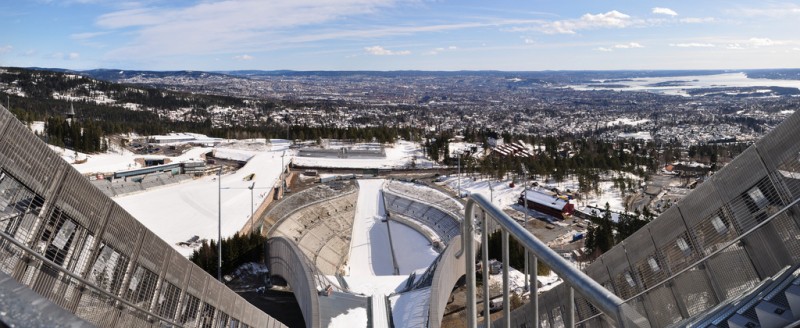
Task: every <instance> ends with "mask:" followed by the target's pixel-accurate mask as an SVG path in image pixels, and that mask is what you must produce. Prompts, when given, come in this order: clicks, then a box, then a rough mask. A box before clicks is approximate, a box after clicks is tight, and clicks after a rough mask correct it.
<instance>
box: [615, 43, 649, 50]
mask: <svg viewBox="0 0 800 328" xmlns="http://www.w3.org/2000/svg"><path fill="white" fill-rule="evenodd" d="M614 48H616V49H634V48H644V46H643V45H641V44H639V43H638V42H630V43H623V44H615V45H614Z"/></svg>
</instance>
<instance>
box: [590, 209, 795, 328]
mask: <svg viewBox="0 0 800 328" xmlns="http://www.w3.org/2000/svg"><path fill="white" fill-rule="evenodd" d="M798 203H800V198H798V199H796V200H795V201H793V202H791V203H790V204H789V205H786V206H784V207H783V208H782V209H780V210H779V211H777V212H775V213H773V214H772V215H770V216H769V217H768V218H766V219H765V220H764V221H761V222H759V223H758V224H756V225H755V226H753V227H752V228H750V229H748V230H747V231H745V233H743V234H741V235H739V236H737V237H736V238H734V239H731V240H730V241H728V242H727V243H725V245H724V246H722V247H720V248H718V249H717V250H715V251H713V252H711V253H709V254H708V255H706V256H704V257H703V258H701V259H699V260H697V261H696V262H694V263H692V264H691V265H689V266H687V267H685V268H683V269H682V270H680V271H678V272H676V273H674V274H672V275H670V276H669V277H667V278H665V279H664V280H661V281H660V282H658V283H656V284H654V285H653V286H650V287H649V288H647V289H645V290H643V291H641V292H639V293H637V294H636V295H633V296H631V297H629V298H628V299H626V300H625V303H628V302H630V301H632V300H634V299H636V298H637V297H640V296H642V295H644V294H646V293H648V292H650V291H652V290H654V289H656V288H658V287H661V285H663V284H666V283H667V282H668V281H670V280H673V279H675V278H676V277H678V276H679V275H681V274H683V273H685V272H687V271H689V270H691V269H694V268H695V267H697V266H699V265H700V264H702V263H703V262H705V261H707V260H708V259H710V258H711V257H713V256H715V255H717V254H719V253H721V252H722V251H724V250H726V249H728V248H729V247H731V246H733V245H736V244H737V243H738V242H739V241H740V240H742V239H743V238H745V237H747V236H748V235H750V234H751V233H753V232H755V231H756V230H758V229H761V228H762V227H763V226H765V225H767V224H769V223H770V222H772V220H774V219H775V218H777V217H778V215H780V214H782V213H783V212H785V211H786V210H788V209H789V208H791V207H793V206H795V205H797V204H798ZM599 315H600V314H596V315H593V316H591V317H589V318H586V319H584V320H581V321H580V322H578V323H582V322H584V321H587V320H590V319H593V318H595V317H597V316H599Z"/></svg>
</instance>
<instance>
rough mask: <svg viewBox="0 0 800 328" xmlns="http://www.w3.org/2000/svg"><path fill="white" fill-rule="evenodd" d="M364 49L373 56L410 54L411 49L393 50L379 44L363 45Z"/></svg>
mask: <svg viewBox="0 0 800 328" xmlns="http://www.w3.org/2000/svg"><path fill="white" fill-rule="evenodd" d="M364 51H366V52H367V53H368V54H370V55H375V56H404V55H410V54H411V51H408V50H399V51H393V50H389V49H386V48H384V47H381V46H372V47H364Z"/></svg>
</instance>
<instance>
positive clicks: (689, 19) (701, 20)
mask: <svg viewBox="0 0 800 328" xmlns="http://www.w3.org/2000/svg"><path fill="white" fill-rule="evenodd" d="M716 20H717V19H716V18H714V17H687V18H681V19H679V20H678V21H679V22H681V23H687V24H698V23H713V22H715V21H716Z"/></svg>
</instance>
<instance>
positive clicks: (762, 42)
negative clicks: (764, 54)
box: [726, 38, 791, 50]
mask: <svg viewBox="0 0 800 328" xmlns="http://www.w3.org/2000/svg"><path fill="white" fill-rule="evenodd" d="M790 43H791V42H787V41H781V40H772V39H770V38H750V39H747V40H737V41H735V42H731V43H729V44H728V45H727V47H726V48H728V49H735V50H741V49H757V48H763V47H773V46H780V45H786V44H790Z"/></svg>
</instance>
